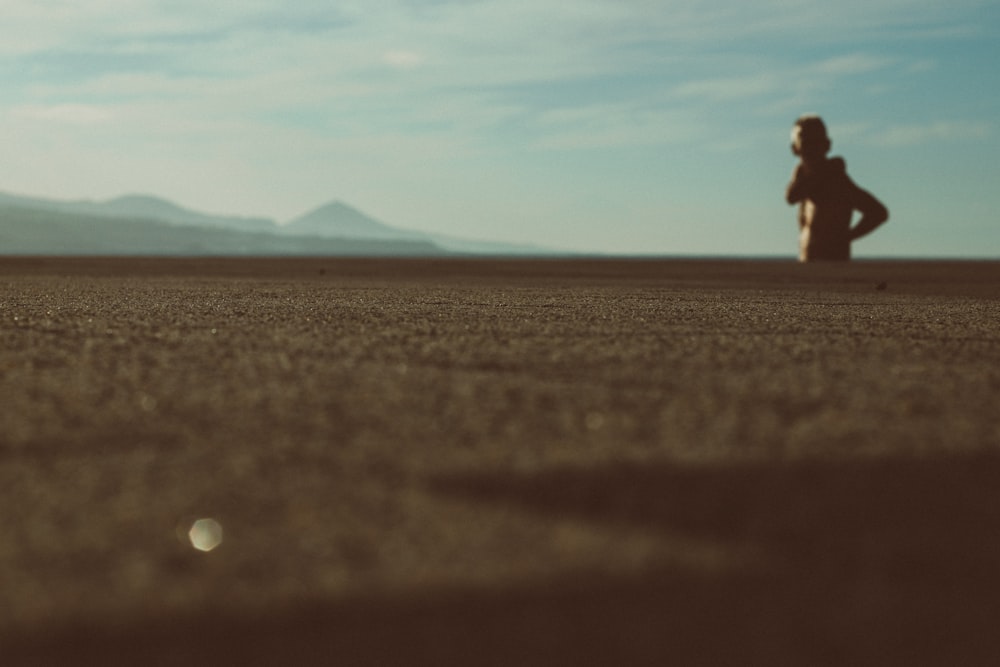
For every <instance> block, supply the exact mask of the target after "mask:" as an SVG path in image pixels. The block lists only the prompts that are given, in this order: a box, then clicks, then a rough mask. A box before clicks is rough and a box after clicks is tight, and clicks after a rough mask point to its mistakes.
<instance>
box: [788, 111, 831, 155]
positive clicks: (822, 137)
mask: <svg viewBox="0 0 1000 667" xmlns="http://www.w3.org/2000/svg"><path fill="white" fill-rule="evenodd" d="M805 145H810V146H813V147H815V148H816V149H820V148H822V150H823V152H824V153H825V152H826V151H827V150H829V147H830V137H829V136H828V135H827V133H826V123H824V122H823V119H822V118H820V117H819V116H817V115H816V114H805V115H803V116H799V119H798V120H796V121H795V125H793V126H792V147H793V149H794V150H795V152H796V154H798V153H799V152H800V151H801V150H802V147H803V146H805Z"/></svg>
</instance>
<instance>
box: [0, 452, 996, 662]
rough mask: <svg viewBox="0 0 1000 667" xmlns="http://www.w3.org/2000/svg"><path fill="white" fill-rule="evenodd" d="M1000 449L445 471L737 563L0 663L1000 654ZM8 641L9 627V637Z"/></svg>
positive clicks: (156, 629)
mask: <svg viewBox="0 0 1000 667" xmlns="http://www.w3.org/2000/svg"><path fill="white" fill-rule="evenodd" d="M998 480H1000V458H998V457H996V456H992V455H990V456H967V457H961V458H948V459H941V458H937V459H926V460H889V459H886V460H872V461H861V462H840V463H835V462H822V463H816V462H814V463H802V464H784V465H777V466H776V465H775V464H767V465H764V464H745V465H734V466H728V467H726V466H723V467H720V466H704V467H681V466H674V465H668V464H657V465H644V466H639V465H625V464H620V465H610V466H605V467H597V468H576V467H567V468H561V469H555V470H549V471H545V472H541V473H538V474H532V475H519V474H513V473H495V474H481V475H480V474H470V475H459V476H450V477H439V478H436V479H433V480H431V481H430V482H429V485H430V489H431V490H432V492H434V493H436V494H440V495H442V496H444V497H449V498H452V499H454V500H456V501H458V502H472V503H492V504H502V505H505V506H507V507H517V508H520V509H521V510H523V511H526V512H538V513H544V514H546V515H549V516H553V517H563V518H573V519H580V520H585V521H588V522H595V523H596V524H602V525H603V524H610V525H614V526H616V527H617V528H619V529H620V528H623V527H632V528H635V529H640V530H645V531H650V532H652V533H655V534H663V535H672V536H677V535H684V536H689V537H692V538H698V539H709V540H713V541H716V542H721V543H723V544H728V545H731V546H732V547H733V549H735V550H741V549H747V548H749V549H751V550H753V551H754V553H756V554H758V558H756V559H754V560H753V562H752V563H751V564H748V566H747V567H746V568H745V569H738V570H735V571H733V570H729V571H726V572H724V573H720V574H714V575H711V574H704V573H702V574H697V573H693V572H691V571H681V570H678V569H674V568H669V567H660V568H657V569H653V570H647V571H644V572H642V573H641V574H636V575H631V576H611V575H583V574H578V575H572V576H569V575H567V576H566V577H564V578H562V579H560V580H557V581H546V582H535V583H533V584H530V585H529V584H525V585H523V586H520V587H515V588H503V589H483V588H467V589H462V588H456V589H452V590H433V591H427V592H424V593H421V594H419V595H412V596H402V595H397V596H384V597H368V598H364V599H356V600H346V601H340V602H337V603H330V604H325V603H313V604H309V605H305V606H302V607H299V608H297V609H293V610H288V611H285V612H277V613H275V614H272V615H270V616H268V617H267V618H262V619H258V620H254V619H247V618H243V619H238V618H234V617H232V616H222V617H217V616H211V615H204V616H200V617H191V618H173V619H145V620H137V621H135V622H134V623H125V624H123V625H122V626H121V627H118V628H113V629H108V628H99V629H87V628H84V627H78V628H75V629H72V628H71V629H66V630H61V631H53V632H52V633H50V634H46V635H45V636H41V635H39V636H34V637H19V638H16V639H15V640H14V641H13V642H10V641H7V642H4V643H5V644H6V647H5V648H4V653H6V654H7V656H8V659H7V660H5V663H6V664H58V663H59V662H60V661H62V662H72V663H73V664H102V665H111V664H123V665H124V664H129V665H131V664H147V665H155V664H169V665H174V664H182V663H191V664H194V663H201V664H241V665H264V664H289V665H296V664H338V665H360V664H365V665H388V664H403V665H653V664H656V665H661V664H684V665H689V664H712V665H727V664H740V665H749V664H773V665H778V664H782V665H904V664H905V665H911V664H966V665H968V664H987V663H992V662H993V661H992V659H991V658H995V657H998V656H1000V638H998V636H997V634H996V632H995V627H994V626H995V623H996V619H997V618H1000V530H998V529H1000V484H998V483H997V481H998ZM8 639H10V638H8Z"/></svg>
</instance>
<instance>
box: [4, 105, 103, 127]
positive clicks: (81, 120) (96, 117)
mask: <svg viewBox="0 0 1000 667" xmlns="http://www.w3.org/2000/svg"><path fill="white" fill-rule="evenodd" d="M11 115H12V116H14V117H15V118H27V119H31V120H40V121H47V122H54V123H62V124H68V125H95V124H98V123H106V122H108V121H110V120H112V119H113V118H114V114H113V113H112V112H111V111H110V110H108V109H106V108H104V107H98V106H93V105H89V104H56V105H53V106H31V105H29V106H21V107H15V108H14V109H13V110H12V111H11Z"/></svg>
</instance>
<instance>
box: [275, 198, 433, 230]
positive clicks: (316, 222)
mask: <svg viewBox="0 0 1000 667" xmlns="http://www.w3.org/2000/svg"><path fill="white" fill-rule="evenodd" d="M284 231H285V232H287V233H289V234H297V235H301V234H308V235H317V236H338V237H343V238H393V239H403V238H411V239H416V238H423V236H422V235H421V234H419V233H416V232H410V231H407V230H403V229H397V228H395V227H391V226H389V225H387V224H385V223H384V222H379V221H378V220H376V219H374V218H372V217H370V216H368V215H365V214H364V213H362V212H361V211H359V210H358V209H356V208H354V207H353V206H349V205H347V204H345V203H344V202H342V201H340V200H339V199H335V200H333V201H331V202H329V203H327V204H323V205H322V206H320V207H319V208H315V209H313V210H312V211H309V212H308V213H305V214H303V215H301V216H299V217H298V218H295V219H294V220H292V221H290V222H289V223H288V224H287V225H285V227H284Z"/></svg>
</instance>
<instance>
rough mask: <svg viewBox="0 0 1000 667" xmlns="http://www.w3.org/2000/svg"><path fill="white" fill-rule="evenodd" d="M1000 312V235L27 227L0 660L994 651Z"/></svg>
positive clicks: (9, 358) (6, 500)
mask: <svg viewBox="0 0 1000 667" xmlns="http://www.w3.org/2000/svg"><path fill="white" fill-rule="evenodd" d="M998 323H1000V263H997V262H875V261H864V262H855V263H852V264H841V265H836V264H831V265H798V264H796V263H793V262H789V261H735V260H733V261H710V260H633V261H624V260H622V261H612V260H596V259H595V260H586V259H578V260H558V261H557V260H535V261H527V260H521V261H515V260H511V261H502V260H460V259H450V260H375V259H370V260H365V259H352V260H340V259H307V260H267V259H245V260H236V259H230V260H224V259H189V260H184V259H101V258H91V259H68V258H63V259H56V258H51V259H46V258H4V259H3V260H0V339H2V341H3V345H2V348H0V399H2V408H0V410H2V411H0V507H2V508H3V521H2V522H0V664H4V665H53V664H95V665H119V664H121V665H136V664H144V665H158V664H159V665H179V664H196V663H200V664H239V665H275V664H283V665H285V664H287V665H301V664H331V665H332V664H336V665H362V664H363V665H389V664H399V665H588V664H590V665H645V664H650V665H652V664H657V665H659V664H685V665H687V664H712V665H721V664H740V665H751V664H770V665H779V664H781V665H866V664H871V665H895V664H907V665H912V664H990V663H995V660H996V659H997V658H998V657H1000V638H998V635H997V633H996V632H995V625H996V621H997V619H998V618H1000V456H998V452H1000V398H998V397H1000V324H998ZM203 517H211V518H213V519H215V520H216V521H218V522H219V524H221V526H222V528H223V531H224V532H223V541H222V543H221V545H220V546H219V547H218V548H216V549H214V550H212V551H211V552H207V553H203V552H200V551H197V550H195V549H193V548H192V546H191V543H190V541H189V540H188V538H187V534H186V533H187V530H188V528H189V527H190V526H191V524H192V522H193V521H194V520H195V519H198V518H203Z"/></svg>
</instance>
